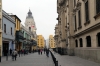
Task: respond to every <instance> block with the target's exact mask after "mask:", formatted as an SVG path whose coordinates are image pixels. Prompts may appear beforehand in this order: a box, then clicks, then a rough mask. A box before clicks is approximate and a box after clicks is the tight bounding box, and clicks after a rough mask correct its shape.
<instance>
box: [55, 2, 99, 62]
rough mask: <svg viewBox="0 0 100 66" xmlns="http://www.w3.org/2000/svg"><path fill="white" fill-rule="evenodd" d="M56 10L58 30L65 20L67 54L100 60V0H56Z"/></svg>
mask: <svg viewBox="0 0 100 66" xmlns="http://www.w3.org/2000/svg"><path fill="white" fill-rule="evenodd" d="M62 9H63V10H62ZM62 11H63V13H64V14H63V15H62V17H63V18H61V16H60V15H61V13H62ZM57 12H58V18H57V20H58V30H60V28H59V24H60V23H61V22H62V20H63V22H64V21H65V25H66V26H65V27H66V28H64V27H63V28H62V29H65V30H66V31H65V33H66V45H67V47H66V48H67V53H68V55H77V56H79V57H82V58H85V59H89V60H92V61H95V62H100V59H99V56H100V53H99V52H100V48H99V47H100V29H99V28H100V0H57ZM60 25H63V24H60ZM62 29H61V30H62ZM61 35H62V34H61ZM58 36H60V34H59V35H58ZM61 40H62V38H61ZM58 42H59V37H58ZM59 44H60V43H59ZM61 44H62V43H61Z"/></svg>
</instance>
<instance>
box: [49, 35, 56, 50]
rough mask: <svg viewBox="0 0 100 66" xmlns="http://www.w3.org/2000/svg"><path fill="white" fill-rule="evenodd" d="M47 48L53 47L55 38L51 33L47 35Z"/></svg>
mask: <svg viewBox="0 0 100 66" xmlns="http://www.w3.org/2000/svg"><path fill="white" fill-rule="evenodd" d="M49 48H52V49H53V48H55V40H54V37H53V35H49Z"/></svg>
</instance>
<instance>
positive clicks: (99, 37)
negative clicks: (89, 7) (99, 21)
mask: <svg viewBox="0 0 100 66" xmlns="http://www.w3.org/2000/svg"><path fill="white" fill-rule="evenodd" d="M97 40H98V47H100V33H98V34H97Z"/></svg>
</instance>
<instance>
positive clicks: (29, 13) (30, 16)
mask: <svg viewBox="0 0 100 66" xmlns="http://www.w3.org/2000/svg"><path fill="white" fill-rule="evenodd" d="M27 14H28V15H27V17H26V18H33V16H32V12H31V10H30V9H29V12H28V13H27Z"/></svg>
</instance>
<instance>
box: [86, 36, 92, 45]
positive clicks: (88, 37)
mask: <svg viewBox="0 0 100 66" xmlns="http://www.w3.org/2000/svg"><path fill="white" fill-rule="evenodd" d="M86 41H87V47H91V37H90V36H87V37H86Z"/></svg>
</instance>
